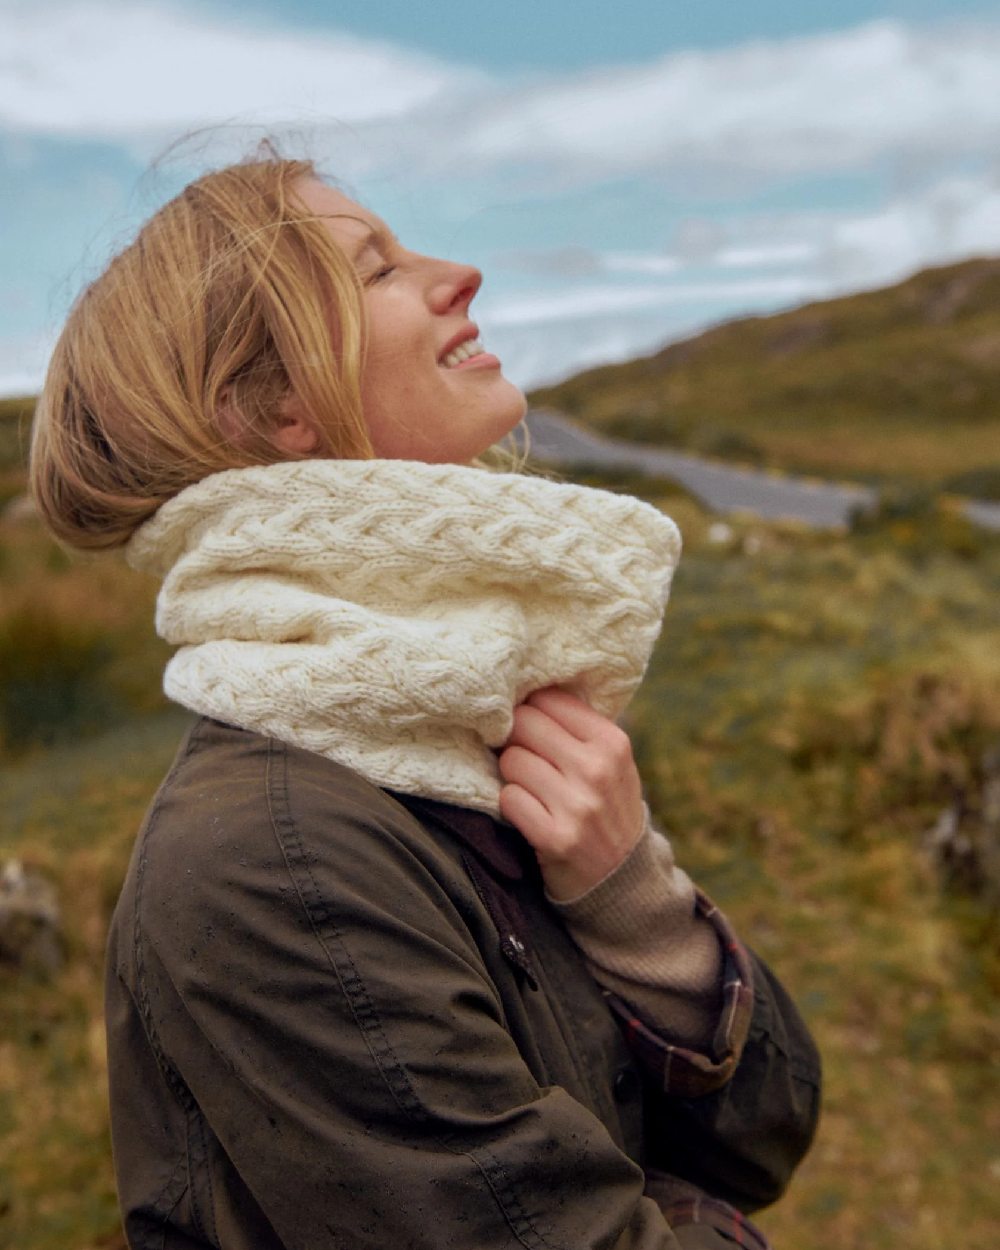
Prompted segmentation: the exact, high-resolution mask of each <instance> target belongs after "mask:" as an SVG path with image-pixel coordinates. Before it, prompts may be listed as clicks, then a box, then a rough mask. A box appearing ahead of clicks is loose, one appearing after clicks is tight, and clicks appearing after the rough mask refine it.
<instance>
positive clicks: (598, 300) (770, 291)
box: [483, 276, 814, 326]
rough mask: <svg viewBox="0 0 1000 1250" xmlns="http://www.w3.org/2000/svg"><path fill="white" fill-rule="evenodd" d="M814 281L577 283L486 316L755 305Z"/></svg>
mask: <svg viewBox="0 0 1000 1250" xmlns="http://www.w3.org/2000/svg"><path fill="white" fill-rule="evenodd" d="M813 286H814V283H813V282H812V281H810V280H808V279H803V278H800V277H796V276H787V277H774V278H753V279H747V280H745V281H732V282H715V281H704V282H671V283H664V284H662V285H652V284H650V285H642V286H611V285H608V286H594V287H575V288H572V289H570V290H567V291H564V292H559V293H555V294H549V293H538V294H530V293H529V294H522V295H517V296H511V297H507V298H503V299H497V300H495V301H494V302H492V303H484V304H483V319H484V320H486V321H488V322H490V323H492V324H494V325H518V326H523V325H540V324H542V323H544V322H549V321H561V322H566V321H579V320H589V319H590V318H593V317H608V316H611V315H612V314H618V313H633V312H636V311H638V310H640V309H648V308H666V307H669V306H671V305H674V304H688V305H695V306H697V305H699V304H706V303H715V302H717V301H723V300H725V301H734V302H735V303H737V304H739V305H741V306H743V307H750V306H752V305H753V304H754V303H755V302H757V301H760V300H764V301H775V300H784V301H792V300H795V299H800V298H803V297H804V296H805V295H807V294H808V293H809V292H810V290H811V289H812V288H813Z"/></svg>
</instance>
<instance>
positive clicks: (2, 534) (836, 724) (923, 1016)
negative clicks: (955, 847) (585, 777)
mask: <svg viewBox="0 0 1000 1250" xmlns="http://www.w3.org/2000/svg"><path fill="white" fill-rule="evenodd" d="M2 428H3V422H2V420H0V435H2ZM7 433H8V435H9V433H10V430H9V426H8V430H7ZM0 446H2V437H0ZM590 480H592V481H596V479H590ZM615 485H616V486H620V487H626V488H629V489H632V490H634V491H636V492H643V493H645V494H646V496H647V497H649V498H650V499H651V500H652V501H653V502H655V503H657V504H659V505H662V506H663V507H664V509H665V510H666V511H668V512H670V513H671V514H672V515H673V516H674V517H675V519H677V521H678V522H679V524H680V525H681V528H682V531H683V533H684V536H685V544H686V551H685V556H684V559H683V561H682V563H681V567H680V570H679V572H678V575H677V579H676V582H675V586H674V592H673V596H672V600H671V605H670V608H669V611H668V615H667V625H666V628H665V631H664V634H663V637H662V639H661V641H660V644H659V645H658V647H657V650H656V653H655V657H654V660H653V663H652V665H651V669H650V673H649V677H648V680H647V682H646V683H645V685H644V687H643V690H642V692H641V694H640V696H639V697H638V699H637V700H636V701H635V703H634V704H633V707H632V708H631V709H630V712H629V717H628V721H629V728H630V730H631V732H632V735H633V738H634V741H635V743H636V748H637V754H638V756H639V759H640V763H641V766H642V769H643V772H644V776H645V778H646V782H647V789H648V793H649V797H650V801H651V803H652V806H653V807H654V809H655V812H656V815H657V817H658V818H659V820H660V822H661V823H662V825H663V826H664V827H665V828H666V829H667V830H668V831H669V832H670V834H671V836H672V838H673V840H674V842H675V845H676V847H677V851H678V856H679V858H680V860H681V862H682V863H683V864H684V865H685V866H686V867H687V868H688V869H689V870H690V871H691V872H692V874H693V875H695V876H696V877H697V878H698V879H699V881H701V882H702V883H703V884H704V885H705V887H706V888H707V889H708V890H709V891H710V892H711V893H713V894H714V895H715V897H716V898H717V899H718V901H719V902H720V903H722V904H723V905H724V907H725V908H726V909H727V911H728V912H729V913H730V914H731V916H732V917H733V918H734V920H735V921H736V922H737V925H738V927H739V928H740V930H741V931H742V933H743V934H744V936H745V937H746V938H747V939H748V940H749V941H750V942H751V943H752V944H753V945H755V947H756V948H757V949H758V950H759V951H760V952H761V953H762V954H763V955H764V956H765V957H766V958H768V959H770V960H771V961H772V962H773V964H774V965H775V966H776V967H777V968H778V969H779V970H780V972H781V974H782V976H783V978H784V979H785V981H786V982H787V983H788V985H789V986H790V987H791V988H792V989H793V991H794V993H795V995H796V997H797V999H798V1001H799V1002H800V1004H801V1005H802V1007H803V1010H804V1011H805V1013H806V1015H807V1016H808V1018H809V1019H810V1021H811V1023H812V1025H813V1027H814V1029H815V1032H816V1035H817V1037H818V1039H819V1041H820V1044H821V1047H822V1050H823V1053H824V1056H825V1061H826V1070H827V1091H826V1110H825V1115H824V1120H823V1125H822V1130H821V1134H820V1137H819V1140H818V1143H817V1145H816V1147H815V1149H814V1151H813V1153H812V1155H811V1156H810V1158H809V1160H808V1161H807V1163H806V1165H805V1166H804V1168H803V1170H802V1172H801V1174H800V1176H799V1178H798V1179H797V1181H796V1182H795V1183H794V1184H793V1187H792V1190H791V1192H790V1194H789V1195H788V1196H787V1197H786V1198H785V1199H783V1200H782V1201H781V1202H780V1203H779V1204H778V1205H777V1206H776V1207H775V1208H774V1209H773V1210H771V1211H770V1212H766V1213H764V1215H763V1217H762V1218H761V1223H762V1224H763V1225H764V1227H765V1228H766V1229H767V1230H768V1231H769V1232H770V1233H771V1235H772V1236H773V1238H774V1240H775V1242H776V1244H777V1245H778V1247H779V1250H889V1248H890V1247H892V1248H893V1250H897V1248H898V1247H901V1246H906V1247H907V1250H943V1248H945V1247H947V1250H987V1248H990V1250H992V1248H993V1247H994V1246H995V1244H996V1230H997V1228H998V1227H1000V1144H998V1143H1000V1100H998V1099H997V1095H996V1089H997V1078H998V1075H1000V1074H998V1058H1000V1012H998V1006H997V1004H998V1001H1000V1000H998V992H1000V953H998V951H1000V941H998V939H1000V921H998V908H1000V896H998V895H994V894H992V893H991V886H990V884H989V881H988V880H986V879H984V878H982V877H981V876H980V877H977V875H976V874H975V873H965V874H964V875H963V874H949V873H948V872H946V871H943V870H942V868H941V866H940V865H938V864H936V863H935V862H934V860H933V859H932V857H931V855H930V852H929V850H928V849H927V843H926V834H927V831H928V829H929V828H930V827H931V826H932V825H933V824H934V822H935V820H936V819H937V817H938V815H939V813H940V811H941V810H942V808H943V807H945V806H946V805H948V804H950V803H953V802H956V801H957V800H958V799H961V800H962V803H963V804H964V806H963V821H964V822H965V824H964V825H963V828H964V829H965V830H966V832H967V834H968V837H969V839H970V841H971V843H972V844H973V845H974V846H979V845H983V846H985V845H986V842H985V841H984V839H986V838H987V835H988V832H989V831H988V829H987V827H986V826H987V822H986V817H985V814H984V811H983V808H982V803H981V792H982V783H983V757H984V753H985V752H987V751H988V750H989V749H990V748H991V747H994V746H996V745H997V744H1000V616H998V613H997V608H996V605H997V602H998V596H1000V539H998V538H996V537H992V538H991V537H990V536H989V535H987V534H985V533H980V532H977V531H974V530H973V529H971V528H970V527H969V526H968V525H967V524H966V523H965V522H963V521H961V520H960V519H959V518H958V517H956V516H955V515H953V514H952V513H950V512H949V511H948V510H947V509H946V508H941V507H939V506H938V505H937V504H935V503H934V502H933V501H928V500H926V499H924V500H922V501H918V502H915V503H913V504H912V505H910V506H908V507H907V506H896V507H894V508H890V509H887V510H886V511H885V513H884V514H883V515H882V516H881V517H878V518H874V519H872V520H871V521H869V522H867V523H866V528H865V529H864V530H863V531H859V532H855V533H852V534H840V535H830V534H824V535H820V534H812V533H809V532H805V531H802V530H799V529H795V528H792V527H788V526H766V525H762V524H758V523H755V522H750V521H745V522H740V523H732V524H731V525H730V528H729V531H728V533H727V532H726V531H720V530H718V529H715V530H712V529H711V528H710V527H711V524H712V520H713V518H710V517H708V516H706V515H705V514H704V513H703V512H702V510H701V509H700V508H699V507H698V506H697V505H696V504H695V503H693V502H692V501H691V500H690V499H689V498H687V497H686V496H684V495H683V494H682V493H680V492H675V491H673V490H672V489H671V488H670V487H669V485H667V484H665V483H655V482H654V483H640V482H631V481H629V480H627V479H620V480H619V481H618V482H617V483H615ZM0 588H2V594H0V690H2V691H3V695H2V703H0V805H2V810H3V813H4V819H3V830H2V835H0V857H3V858H6V857H7V856H9V855H18V856H20V857H22V858H23V859H24V861H25V862H26V863H28V864H30V865H34V866H37V867H39V868H41V869H43V870H45V871H46V872H47V873H49V874H51V876H52V877H53V878H54V879H55V880H56V882H57V883H58V887H59V891H60V896H61V902H62V907H63V913H64V924H65V936H66V956H67V958H66V963H65V966H64V968H63V969H62V970H61V971H60V972H59V973H58V974H57V975H56V977H55V979H54V980H53V981H51V982H49V983H46V982H45V981H44V980H42V979H39V978H33V977H31V976H25V975H23V974H22V975H20V976H18V975H17V974H15V973H14V972H13V971H11V970H9V969H8V970H5V971H2V972H0V1002H2V1006H0V1245H3V1246H7V1245H9V1246H11V1247H15V1246H16V1247H17V1248H18V1250H96V1248H97V1247H104V1248H105V1250H108V1248H111V1247H120V1246H121V1245H122V1242H121V1238H120V1232H119V1229H118V1223H117V1216H116V1212H115V1205H114V1196H113V1182H112V1176H111V1169H110V1157H109V1144H108V1136H107V1127H106V1113H105V1107H104V1088H103V1083H104V1075H105V1074H104V1051H103V1036H102V1018H101V980H102V959H103V943H104V935H105V931H106V925H107V920H108V916H109V914H110V910H111V908H112V907H113V905H114V900H115V897H116V893H117V890H118V886H119V882H120V880H121V877H122V874H123V872H124V868H125V863H126V861H127V857H128V854H129V851H130V846H131V841H132V837H133V835H134V831H135V828H136V826H137V825H138V823H139V820H140V818H141V814H142V811H143V809H144V807H145V805H146V803H147V801H148V799H149V796H150V795H151V793H152V791H153V789H154V788H155V786H156V784H157V782H158V780H159V778H160V777H161V775H162V773H163V771H164V769H165V767H166V765H167V763H168V762H169V759H170V757H171V755H172V753H173V750H174V747H175V744H176V741H177V739H178V737H179V736H180V732H181V729H182V726H183V724H184V723H185V717H184V716H183V715H182V714H180V713H178V712H176V711H171V710H169V709H166V708H165V707H164V705H163V703H162V701H161V698H160V696H159V694H158V683H159V671H160V669H161V667H162V663H163V661H164V658H165V654H166V653H165V649H164V648H163V647H162V645H161V644H160V643H159V642H158V641H157V640H156V639H155V638H154V637H153V635H152V629H151V625H150V620H151V612H152V597H153V587H152V586H151V585H150V584H149V583H147V582H145V581H142V580H141V579H138V578H136V577H135V576H133V575H132V574H130V573H129V571H128V570H126V569H125V568H124V567H123V566H121V565H119V564H117V563H115V562H109V561H103V560H102V561H97V562H95V561H72V562H71V561H69V560H68V559H67V558H66V557H65V556H64V555H62V554H61V553H60V552H59V551H58V550H57V549H56V548H55V547H54V546H53V545H52V544H51V543H50V542H49V541H48V540H47V539H46V538H44V537H43V536H42V535H41V534H40V532H39V530H38V527H37V523H36V522H34V521H31V520H24V519H22V520H16V519H10V518H8V519H6V520H0ZM993 836H994V837H996V836H997V831H994V833H993Z"/></svg>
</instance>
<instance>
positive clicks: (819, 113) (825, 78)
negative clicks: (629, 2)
mask: <svg viewBox="0 0 1000 1250" xmlns="http://www.w3.org/2000/svg"><path fill="white" fill-rule="evenodd" d="M998 64H1000V24H998V23H996V22H989V23H987V22H982V23H979V24H977V25H972V24H965V25H958V24H953V25H945V26H937V27H925V28H920V27H907V26H905V25H903V24H901V23H896V22H888V21H885V22H877V23H872V24H869V25H866V26H861V27H857V28H855V29H851V30H846V31H841V32H837V33H833V34H823V35H815V36H809V37H803V38H794V39H785V40H781V41H773V42H763V41H762V42H756V43H751V44H746V45H741V46H739V47H734V48H726V49H722V50H717V51H711V52H687V53H683V54H673V55H670V56H666V57H663V58H662V59H660V60H658V61H655V62H653V63H651V64H648V65H645V66H641V67H628V68H619V69H609V70H602V71H600V72H591V73H589V74H583V75H577V76H575V77H573V78H569V79H565V80H563V81H561V82H556V83H545V82H542V83H539V84H537V85H536V86H534V87H533V88H527V89H526V88H524V87H519V88H518V89H517V90H516V91H511V92H509V93H506V94H505V95H504V96H503V97H500V98H496V99H494V101H493V102H492V104H491V105H490V107H488V108H485V109H484V110H483V112H482V113H481V114H480V115H479V116H478V117H477V118H472V119H471V120H470V124H469V125H468V127H467V128H465V129H464V131H463V133H462V134H461V137H460V143H459V147H460V149H461V152H462V154H463V156H464V157H466V158H468V159H472V160H478V161H480V162H483V163H498V162H506V161H517V162H522V161H526V160H527V161H539V162H556V163H560V164H562V165H564V166H565V167H567V168H568V169H571V170H574V171H576V172H579V171H580V170H581V169H586V170H589V171H590V172H591V173H593V174H595V175H596V174H614V173H620V172H623V171H645V172H665V171H667V170H669V169H671V168H692V167H697V168H698V169H700V170H703V171H704V170H712V169H716V170H731V171H751V172H769V173H771V174H781V173H801V172H808V171H816V170H833V169H844V168H850V167H852V166H856V165H858V164H865V163H868V162H870V161H873V160H875V159H877V158H879V157H883V156H885V155H887V154H893V155H894V156H897V157H898V156H904V155H905V156H909V157H910V158H911V159H912V158H913V157H920V158H926V157H935V156H948V157H949V158H950V157H952V156H954V154H955V153H956V152H959V151H963V152H969V151H976V152H979V151H985V150H989V149H990V148H992V147H993V145H995V144H996V142H997V139H998V137H1000V91H998V90H997V85H996V84H997V65H998Z"/></svg>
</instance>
